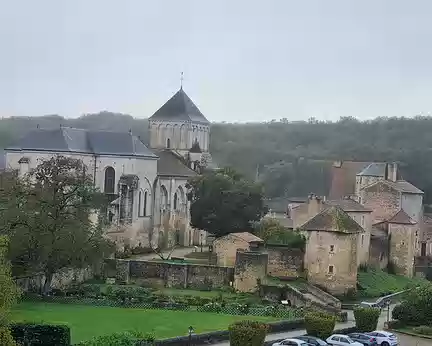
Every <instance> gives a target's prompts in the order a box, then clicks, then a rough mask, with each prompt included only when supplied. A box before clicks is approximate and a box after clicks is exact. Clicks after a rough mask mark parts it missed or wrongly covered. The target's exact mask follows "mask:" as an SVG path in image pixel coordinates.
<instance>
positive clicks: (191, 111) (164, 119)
mask: <svg viewBox="0 0 432 346" xmlns="http://www.w3.org/2000/svg"><path fill="white" fill-rule="evenodd" d="M149 132H150V145H149V146H146V145H145V144H144V143H143V142H142V141H141V140H140V138H138V137H136V136H134V135H133V133H132V132H111V131H97V130H96V131H95V130H86V129H77V128H69V127H60V128H56V129H39V128H38V129H34V130H31V131H29V132H28V133H27V134H26V135H25V136H23V137H22V138H21V139H19V140H18V141H17V142H16V143H15V144H14V145H12V146H10V147H8V148H6V150H5V153H6V168H7V169H16V170H18V172H19V174H20V175H24V174H26V173H27V172H29V171H30V170H32V169H34V168H35V167H36V166H37V165H38V164H39V163H40V162H41V161H43V160H46V159H49V158H50V157H52V156H53V155H63V156H68V157H73V158H79V159H81V160H82V161H83V162H84V163H85V165H86V166H87V168H88V172H91V175H92V178H93V182H94V185H95V186H96V187H97V188H99V189H100V191H102V192H103V193H104V194H106V195H107V196H108V198H109V201H110V206H109V208H108V210H107V211H106V212H107V219H108V222H109V228H108V230H107V235H108V236H109V237H110V238H111V239H112V240H114V241H115V242H116V243H117V244H118V246H119V247H124V246H129V247H136V246H141V247H149V246H150V245H151V246H153V247H155V246H159V247H161V248H163V247H167V246H172V245H181V246H190V245H205V242H206V235H205V232H204V231H201V230H197V229H193V228H192V227H191V226H190V213H189V209H190V205H189V202H188V200H187V196H186V193H187V191H186V183H187V181H188V179H190V178H192V177H194V176H196V175H197V174H200V173H201V172H202V170H203V169H206V168H212V160H211V155H210V153H209V144H210V122H209V121H208V120H207V119H206V117H205V116H204V115H203V114H202V113H201V111H200V110H199V109H198V107H197V106H196V105H195V104H194V103H193V101H192V100H191V99H190V98H189V96H188V95H187V94H186V93H185V92H184V90H183V88H182V87H181V88H180V90H178V91H177V93H176V94H174V96H173V97H171V98H170V99H169V100H168V101H167V102H166V103H165V104H164V105H163V106H162V107H161V108H159V109H158V110H157V111H156V112H155V113H154V114H153V115H152V116H151V117H150V118H149Z"/></svg>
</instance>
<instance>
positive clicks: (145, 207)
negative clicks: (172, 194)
mask: <svg viewBox="0 0 432 346" xmlns="http://www.w3.org/2000/svg"><path fill="white" fill-rule="evenodd" d="M147 196H148V193H147V191H146V192H144V204H143V216H147Z"/></svg>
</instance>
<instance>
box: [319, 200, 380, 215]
mask: <svg viewBox="0 0 432 346" xmlns="http://www.w3.org/2000/svg"><path fill="white" fill-rule="evenodd" d="M325 203H326V204H329V205H337V206H339V207H341V208H342V210H344V211H346V212H372V210H370V209H368V208H366V207H365V206H364V205H362V204H360V203H358V202H356V201H354V200H353V199H351V198H341V199H338V200H329V201H325Z"/></svg>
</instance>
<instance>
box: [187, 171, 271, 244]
mask: <svg viewBox="0 0 432 346" xmlns="http://www.w3.org/2000/svg"><path fill="white" fill-rule="evenodd" d="M187 188H188V199H189V201H190V202H191V207H190V212H191V225H192V226H193V227H195V228H198V229H202V230H204V231H207V232H209V233H211V234H213V235H214V236H216V237H222V236H224V235H226V234H229V233H235V232H245V231H248V230H251V228H252V222H254V221H259V220H261V218H262V217H263V216H264V215H265V214H266V212H267V208H266V207H265V205H264V196H263V189H262V187H261V185H259V184H256V183H253V182H250V181H248V180H247V179H245V178H244V177H243V176H242V175H240V174H238V173H237V172H235V171H234V170H232V169H224V170H221V171H218V172H207V173H205V174H203V175H201V176H198V177H195V178H192V179H191V180H190V181H189V182H188V184H187Z"/></svg>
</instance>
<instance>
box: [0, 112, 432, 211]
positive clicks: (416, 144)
mask: <svg viewBox="0 0 432 346" xmlns="http://www.w3.org/2000/svg"><path fill="white" fill-rule="evenodd" d="M37 125H39V126H40V127H41V128H52V127H58V126H60V125H63V126H72V127H78V128H89V129H105V130H117V131H129V129H132V132H133V133H134V134H135V135H138V136H140V137H141V139H142V140H143V142H145V143H147V142H148V130H147V120H146V119H135V118H133V117H131V116H129V115H125V114H115V113H110V112H101V113H98V114H89V115H85V116H82V117H80V118H77V119H64V118H62V117H60V116H57V115H52V116H44V117H32V118H7V119H2V120H0V148H1V147H5V146H6V145H8V144H9V143H11V142H12V141H13V139H14V138H17V137H18V136H20V135H22V134H23V133H25V132H26V131H28V130H30V129H35V128H36V127H37ZM211 152H212V155H213V159H214V160H215V162H217V163H218V164H219V165H220V166H226V165H228V166H232V167H234V168H236V169H237V170H239V171H241V172H243V173H245V174H246V175H247V176H249V177H250V178H255V177H256V176H258V177H259V179H260V180H261V181H262V182H263V183H264V184H265V187H266V194H267V195H268V196H269V197H278V196H304V195H306V194H308V193H309V192H315V193H319V194H325V193H327V192H328V189H329V184H330V176H329V175H330V167H331V163H332V162H333V160H358V161H398V162H400V167H401V171H402V176H403V178H404V179H407V180H409V181H410V182H412V183H413V184H415V185H416V186H417V187H419V188H420V189H422V190H424V191H425V192H426V196H425V197H426V200H427V202H429V203H430V202H431V201H432V174H431V172H432V117H416V118H412V119H408V118H378V119H375V120H372V121H365V122H360V121H358V120H356V119H353V118H342V119H340V120H339V121H338V122H333V123H332V122H319V121H316V120H315V119H310V120H309V121H307V122H288V121H287V120H286V119H283V120H282V121H280V122H269V123H250V124H225V123H218V124H213V125H212V136H211Z"/></svg>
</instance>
